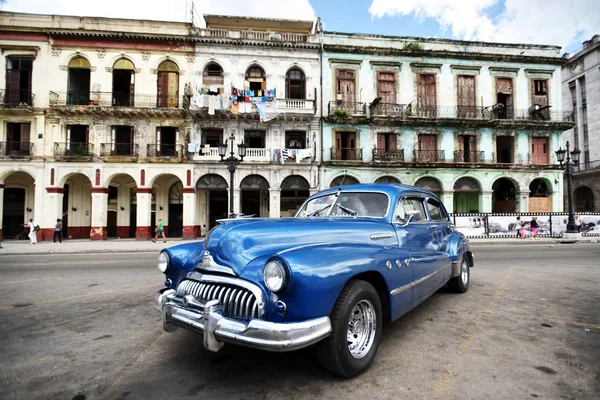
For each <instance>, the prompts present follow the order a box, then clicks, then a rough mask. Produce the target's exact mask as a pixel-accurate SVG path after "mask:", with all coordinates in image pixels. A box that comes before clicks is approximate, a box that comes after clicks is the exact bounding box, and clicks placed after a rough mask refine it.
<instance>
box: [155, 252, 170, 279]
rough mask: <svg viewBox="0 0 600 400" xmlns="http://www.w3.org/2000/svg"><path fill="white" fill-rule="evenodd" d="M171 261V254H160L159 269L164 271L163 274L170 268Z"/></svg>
mask: <svg viewBox="0 0 600 400" xmlns="http://www.w3.org/2000/svg"><path fill="white" fill-rule="evenodd" d="M170 263H171V260H170V259H169V256H168V255H167V253H160V254H159V256H158V269H159V270H160V272H162V273H163V274H164V273H165V272H167V270H168V269H169V264H170Z"/></svg>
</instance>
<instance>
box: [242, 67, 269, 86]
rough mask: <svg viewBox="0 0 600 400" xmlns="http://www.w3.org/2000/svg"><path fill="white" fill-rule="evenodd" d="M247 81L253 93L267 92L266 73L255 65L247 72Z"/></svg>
mask: <svg viewBox="0 0 600 400" xmlns="http://www.w3.org/2000/svg"><path fill="white" fill-rule="evenodd" d="M246 81H247V82H248V84H249V85H250V86H249V89H250V90H252V91H255V92H256V91H259V90H267V76H266V75H265V71H264V70H263V69H262V68H261V67H259V66H257V65H254V66H252V67H250V68H248V70H247V71H246Z"/></svg>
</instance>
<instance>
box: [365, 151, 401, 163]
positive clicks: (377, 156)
mask: <svg viewBox="0 0 600 400" xmlns="http://www.w3.org/2000/svg"><path fill="white" fill-rule="evenodd" d="M373 160H374V161H388V162H390V161H391V162H404V149H378V148H374V149H373Z"/></svg>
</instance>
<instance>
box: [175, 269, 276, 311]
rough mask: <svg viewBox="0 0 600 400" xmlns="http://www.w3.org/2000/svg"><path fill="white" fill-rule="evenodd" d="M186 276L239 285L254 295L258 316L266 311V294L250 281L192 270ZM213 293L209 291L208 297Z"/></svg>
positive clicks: (203, 280) (202, 280) (204, 280)
mask: <svg viewBox="0 0 600 400" xmlns="http://www.w3.org/2000/svg"><path fill="white" fill-rule="evenodd" d="M186 278H188V279H193V280H195V281H199V282H209V283H216V284H229V285H233V286H239V287H242V288H244V289H247V290H248V291H250V292H251V293H252V294H253V295H254V297H256V306H257V311H258V317H259V318H260V317H262V316H263V315H265V313H266V304H267V299H266V296H265V294H264V293H263V291H262V290H261V289H260V288H259V287H258V286H256V285H254V284H253V283H250V282H248V281H246V280H243V279H240V278H230V277H228V276H215V275H205V274H203V273H201V272H198V271H192V272H190V273H188V274H187V276H186ZM216 289H219V288H218V287H217V288H216ZM215 291H216V290H215ZM213 295H214V293H212V294H211V293H210V292H209V296H208V297H209V298H210V297H212V296H213ZM249 317H251V316H250V315H249Z"/></svg>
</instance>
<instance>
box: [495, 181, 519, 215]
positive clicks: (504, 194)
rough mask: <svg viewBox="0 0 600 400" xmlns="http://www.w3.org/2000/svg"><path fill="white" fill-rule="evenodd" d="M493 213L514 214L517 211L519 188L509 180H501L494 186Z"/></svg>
mask: <svg viewBox="0 0 600 400" xmlns="http://www.w3.org/2000/svg"><path fill="white" fill-rule="evenodd" d="M492 191H493V192H492V212H495V213H514V212H516V211H517V187H516V186H515V184H514V183H513V181H511V180H510V179H508V178H500V179H498V180H496V181H495V182H494V184H493V185H492Z"/></svg>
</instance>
